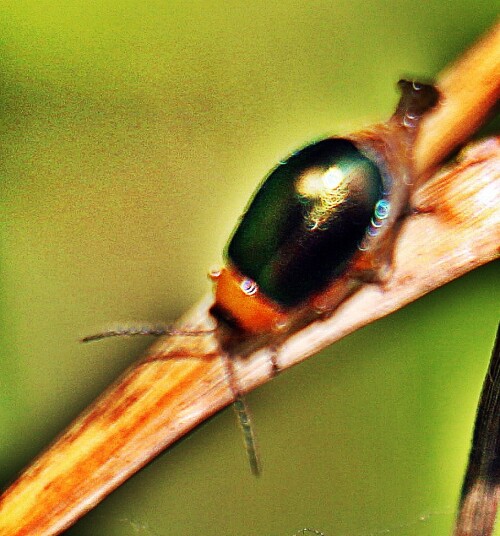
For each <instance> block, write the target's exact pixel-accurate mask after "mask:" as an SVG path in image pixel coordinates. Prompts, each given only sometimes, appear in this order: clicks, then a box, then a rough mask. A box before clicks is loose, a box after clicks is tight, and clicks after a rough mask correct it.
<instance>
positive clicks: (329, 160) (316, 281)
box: [211, 81, 438, 334]
mask: <svg viewBox="0 0 500 536" xmlns="http://www.w3.org/2000/svg"><path fill="white" fill-rule="evenodd" d="M399 86H400V88H401V90H402V97H401V100H400V103H399V106H398V108H397V110H396V112H395V114H394V115H393V116H392V117H391V119H390V120H389V121H388V122H386V123H382V124H379V125H375V126H374V127H372V128H370V129H368V130H365V131H362V132H358V133H355V134H352V135H350V136H348V137H345V138H327V139H324V140H322V141H318V142H316V143H313V144H312V145H309V146H307V147H305V148H304V149H301V150H300V151H298V152H296V153H294V154H293V155H291V156H290V157H289V158H288V159H287V160H286V161H285V162H283V163H281V164H280V165H278V166H277V167H276V168H275V169H274V170H273V171H272V172H271V173H270V174H269V175H268V177H267V178H266V179H265V180H264V182H263V183H262V184H261V186H260V187H259V189H258V190H257V191H256V193H255V194H254V197H253V198H252V200H251V202H250V203H249V205H248V207H247V209H246V211H245V213H244V215H243V217H242V219H241V221H240V222H239V224H238V226H237V228H236V230H235V231H234V233H233V235H232V238H231V240H230V241H229V244H228V246H227V249H226V265H225V267H224V268H223V269H222V270H221V271H220V272H217V273H216V274H214V276H213V279H214V280H215V284H216V289H215V304H214V306H213V307H212V309H211V312H212V314H213V315H214V316H215V317H216V318H217V319H219V320H222V321H223V322H225V323H227V324H230V325H231V326H232V327H234V328H236V329H237V330H238V331H240V332H241V333H246V334H260V333H266V332H273V331H276V330H283V329H284V328H286V327H287V326H290V325H293V324H294V322H295V321H299V322H300V321H303V319H304V318H309V317H310V316H311V312H313V311H315V312H322V311H331V310H333V309H335V307H336V306H337V305H338V304H339V303H340V302H341V301H342V300H343V299H345V297H346V296H348V295H349V294H350V293H352V292H353V291H354V290H355V289H356V288H357V287H358V286H359V285H360V284H361V282H362V281H366V280H375V281H381V280H382V281H383V280H384V279H385V278H386V277H387V275H388V271H389V269H390V263H391V256H392V249H393V244H394V240H395V237H396V236H397V231H398V228H399V224H400V221H401V219H402V216H403V215H404V213H405V211H407V210H408V208H409V207H408V202H409V198H410V194H411V187H412V184H414V182H415V177H414V174H413V170H412V167H413V165H412V145H413V141H414V138H415V135H416V131H417V126H418V122H419V119H420V118H421V116H422V115H423V114H424V113H425V112H426V111H427V110H428V109H430V108H431V107H433V106H434V105H435V104H436V103H437V101H438V93H437V90H436V89H435V88H434V87H433V86H430V85H425V84H417V83H413V82H407V81H401V82H400V83H399Z"/></svg>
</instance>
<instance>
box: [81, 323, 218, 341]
mask: <svg viewBox="0 0 500 536" xmlns="http://www.w3.org/2000/svg"><path fill="white" fill-rule="evenodd" d="M214 331H215V329H210V330H193V331H189V330H186V329H178V328H176V327H174V326H139V327H137V326H130V327H119V328H115V329H108V330H106V331H101V332H99V333H94V334H93V335H88V336H86V337H83V338H82V339H80V342H93V341H100V340H102V339H108V338H110V337H135V336H136V335H151V336H154V337H161V336H162V335H182V336H190V337H197V336H198V335H207V334H210V333H213V332H214Z"/></svg>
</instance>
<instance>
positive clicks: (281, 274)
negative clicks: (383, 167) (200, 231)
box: [227, 138, 388, 306]
mask: <svg viewBox="0 0 500 536" xmlns="http://www.w3.org/2000/svg"><path fill="white" fill-rule="evenodd" d="M382 191H383V181H382V175H381V172H380V170H379V169H378V167H377V166H376V164H375V163H374V162H372V161H371V160H370V159H369V158H368V157H367V156H366V155H364V154H363V153H362V152H361V151H359V149H357V147H356V146H355V145H354V144H353V143H352V142H351V141H349V140H344V139H339V138H329V139H326V140H323V141H320V142H318V143H315V144H313V145H310V146H308V147H306V148H304V149H302V150H301V151H298V152H297V153H295V154H293V155H292V156H291V157H290V158H289V159H288V160H286V161H285V162H283V163H282V164H281V165H279V166H278V167H277V168H276V169H274V170H273V171H272V172H271V173H270V175H269V176H268V177H267V178H266V179H265V181H264V182H263V183H262V185H261V187H260V188H259V189H258V190H257V192H256V194H255V195H254V197H253V199H252V201H251V202H250V205H249V206H248V208H247V210H246V212H245V214H244V216H243V219H242V220H241V223H240V225H239V226H238V228H237V229H236V231H235V232H234V234H233V237H232V239H231V241H230V243H229V246H228V248H227V255H228V257H229V260H230V262H231V263H232V264H233V265H234V266H235V267H236V268H237V269H238V270H239V271H240V272H241V273H243V274H244V275H245V276H246V277H247V278H249V280H251V281H252V282H255V284H256V285H258V287H259V289H260V291H261V292H263V293H264V294H265V295H267V296H268V297H269V298H271V299H273V300H275V301H276V302H278V303H279V304H282V305H284V306H293V305H297V304H298V303H300V302H302V301H304V300H306V299H307V298H308V297H309V296H311V295H312V294H313V293H315V292H317V291H319V290H321V289H322V288H323V287H324V286H326V284H327V283H328V282H329V281H331V280H332V278H334V277H336V276H337V275H338V274H340V273H341V272H342V270H343V269H344V268H345V266H346V264H347V262H348V261H349V260H350V258H351V257H352V256H353V255H354V253H355V252H356V249H357V247H358V245H359V243H360V242H361V240H362V238H363V236H364V234H365V230H366V228H367V227H368V226H369V225H370V222H371V220H372V218H373V217H376V218H378V219H379V220H381V219H383V217H384V211H385V210H386V209H387V208H388V207H384V205H383V203H382V204H380V205H379V206H378V208H377V214H375V208H376V206H377V202H381V201H383V200H382V199H381V198H382Z"/></svg>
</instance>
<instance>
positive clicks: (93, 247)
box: [0, 0, 500, 536]
mask: <svg viewBox="0 0 500 536" xmlns="http://www.w3.org/2000/svg"><path fill="white" fill-rule="evenodd" d="M494 4H495V3H494V2H490V1H482V0H480V1H476V2H471V1H470V0H465V1H457V2H452V3H451V2H443V1H442V0H429V1H426V2H414V1H412V0H397V1H396V0H389V1H387V2H384V1H373V0H371V1H370V0H368V1H367V0H349V1H345V0H339V1H311V2H298V1H293V0H282V1H280V2H278V3H275V4H271V3H268V2H262V1H256V2H243V1H239V0H234V1H230V2H222V1H220V0H215V1H210V0H205V1H190V2H187V1H184V2H180V1H173V0H169V1H153V0H145V1H142V2H136V1H123V0H114V1H112V0H104V1H102V0H100V1H95V0H93V1H88V0H87V1H85V2H83V1H81V0H75V1H69V2H68V1H61V0H59V1H49V2H47V1H43V0H38V1H36V2H34V1H26V2H17V1H16V2H10V1H4V2H2V4H1V5H0V36H1V38H0V83H1V91H0V114H1V123H0V124H1V148H2V159H1V161H2V164H1V168H0V169H1V174H0V181H1V182H0V202H1V205H0V210H1V219H0V233H1V241H0V246H1V272H0V273H1V286H0V293H1V309H0V314H1V318H0V329H1V347H0V483H1V484H4V485H5V484H7V482H9V481H10V480H11V479H12V478H13V477H14V476H15V474H16V473H17V472H18V471H19V470H21V468H22V467H23V466H25V465H26V464H27V463H28V462H29V461H30V460H31V458H32V457H33V456H35V455H36V454H37V453H38V452H39V451H40V450H41V449H42V448H43V447H44V446H45V445H46V444H47V443H48V442H49V441H50V440H51V439H52V438H53V437H54V436H55V435H56V434H57V433H58V432H59V431H60V430H61V429H62V428H63V427H64V426H66V425H67V424H68V423H69V422H70V421H71V420H72V418H73V417H74V416H75V415H76V414H77V413H78V412H79V411H80V410H82V409H83V408H84V407H85V406H86V405H87V404H88V403H90V402H91V401H92V400H93V399H94V398H95V397H96V396H97V395H98V394H99V393H100V392H101V390H102V389H103V388H104V387H105V386H106V385H108V384H109V383H110V382H111V381H112V380H113V379H114V378H115V377H116V376H117V375H118V374H119V373H120V372H121V371H122V370H123V369H124V368H125V367H126V366H127V365H128V364H129V363H131V362H132V361H133V360H134V359H136V358H137V357H138V356H139V355H140V354H141V351H142V350H143V349H144V348H145V347H146V346H147V345H148V344H149V341H146V340H130V339H126V340H110V341H105V342H102V343H100V344H94V345H88V346H82V345H79V344H78V343H77V340H78V338H79V337H81V336H83V335H86V334H90V333H94V332H95V331H99V329H100V328H103V327H106V326H109V325H110V324H113V323H115V322H118V323H120V322H122V323H127V322H130V321H134V320H138V321H151V322H154V321H164V322H170V321H173V320H174V319H175V318H176V317H177V316H178V315H180V314H181V313H182V312H183V311H184V310H186V309H187V308H188V307H189V306H190V305H191V304H192V303H193V302H195V301H196V300H197V299H198V298H199V297H200V296H201V295H203V294H204V293H205V292H207V290H208V289H209V283H208V281H207V279H206V273H207V271H208V269H209V268H210V267H212V266H214V265H218V264H219V263H220V262H221V251H222V249H223V247H224V244H225V241H226V239H227V237H228V235H229V233H230V232H231V230H232V228H233V225H234V223H235V221H236V219H237V217H238V216H239V214H240V213H241V211H242V208H243V207H244V205H245V203H246V201H247V199H248V197H249V195H250V194H251V193H252V191H253V190H254V188H255V187H256V185H257V184H258V183H259V182H260V180H261V178H262V177H263V176H264V175H265V174H266V173H267V171H268V170H269V169H270V168H271V167H273V166H274V164H275V163H276V162H277V161H278V160H279V159H280V158H282V157H283V156H284V155H287V154H288V153H289V152H290V151H291V150H293V149H295V148H297V147H298V146H301V145H304V144H305V143H307V142H308V141H310V140H312V139H314V138H317V137H318V136H321V135H325V134H328V133H342V132H348V131H350V130H352V129H354V128H357V127H360V126H363V125H366V124H370V123H372V122H374V121H377V120H379V119H383V118H386V117H387V116H388V115H389V114H390V113H391V112H392V110H393V108H394V105H395V103H396V101H397V94H396V91H395V88H394V86H395V82H396V81H397V80H398V79H399V78H400V77H401V76H403V75H415V76H419V77H423V78H432V77H433V76H434V75H435V74H436V73H437V72H439V70H440V69H442V68H443V67H444V66H445V65H446V64H447V63H448V62H449V61H450V60H451V59H452V58H454V57H456V56H457V55H458V54H459V53H460V52H461V51H462V50H463V49H464V48H465V47H467V46H468V45H469V44H470V43H472V42H473V41H474V40H475V39H476V38H477V37H478V36H479V35H480V34H481V33H482V32H483V31H484V30H486V29H487V28H488V27H489V26H490V25H491V24H492V23H493V22H494V20H495V17H496V14H497V8H496V7H495V5H494ZM498 268H499V265H498V263H497V264H496V265H494V264H491V265H488V266H485V267H483V268H481V269H479V270H476V271H475V272H473V273H471V274H469V275H467V276H466V277H463V278H462V279H460V280H458V281H456V282H453V283H452V284H449V285H447V286H446V287H444V288H442V289H440V290H438V291H436V292H434V293H432V294H431V295H428V296H426V297H425V298H423V299H421V300H419V301H418V302H416V303H413V304H411V305H410V306H408V307H406V308H405V309H403V310H401V311H399V312H397V313H396V314H393V315H391V316H390V317H388V318H386V319H383V320H381V321H378V322H376V323H375V324H373V325H371V326H368V327H366V328H364V329H362V330H360V331H358V332H357V333H355V334H353V335H351V336H349V337H347V338H346V339H344V340H342V341H341V342H339V343H338V344H336V345H334V346H333V347H332V348H329V349H328V350H326V351H324V352H322V353H321V354H320V355H318V356H316V357H314V358H312V359H310V360H308V361H307V362H306V363H303V364H302V365H300V366H298V367H296V368H295V369H292V370H290V371H287V372H286V373H284V374H282V375H280V376H279V377H278V378H276V379H275V380H274V381H272V382H271V383H269V384H267V385H266V386H264V387H262V388H260V389H258V390H257V391H255V392H253V393H252V394H251V395H250V396H249V397H248V399H249V402H250V405H251V408H252V410H253V415H254V419H255V423H256V430H257V434H258V439H259V443H260V450H261V454H262V458H263V464H264V473H263V475H262V477H261V478H259V479H255V478H253V477H252V476H251V474H250V471H249V469H248V467H247V462H246V459H245V452H244V450H243V447H242V440H241V437H240V436H239V430H238V428H237V426H236V425H235V421H234V416H233V412H232V411H231V409H229V410H226V411H224V412H222V413H221V414H219V415H218V416H216V417H215V418H214V419H212V420H211V421H210V422H208V423H207V424H205V425H204V426H202V427H201V428H200V429H198V430H197V431H196V432H195V433H193V434H192V435H191V436H190V437H189V438H188V439H187V440H185V441H183V442H181V443H180V444H178V445H177V446H176V447H175V448H173V449H171V450H170V451H168V452H166V453H165V454H164V455H162V456H161V457H159V458H158V459H156V460H155V461H154V462H153V463H151V464H150V465H149V466H148V467H147V468H145V469H144V470H143V471H142V472H140V473H139V474H138V475H136V476H135V477H133V478H132V479H131V480H129V481H128V482H127V483H126V484H125V485H123V486H122V487H121V488H120V489H119V490H117V491H116V492H115V493H113V494H112V495H111V496H110V497H109V498H108V499H107V500H105V501H104V502H103V503H102V504H101V505H100V506H99V507H97V508H96V509H95V510H94V511H92V512H91V513H90V514H89V515H87V516H86V517H85V518H84V519H83V520H81V521H80V522H78V523H77V524H76V525H75V526H74V527H73V528H72V529H70V530H68V532H67V534H70V535H72V536H77V535H78V536H95V535H99V536H101V535H103V536H115V535H116V536H123V535H125V536H128V535H132V534H134V535H135V534H143V535H146V536H149V535H155V536H164V535H167V534H169V535H171V534H176V535H196V534H203V535H205V536H211V535H235V536H250V535H252V536H254V535H272V536H292V534H294V533H295V532H296V531H298V530H299V529H300V528H302V527H305V526H310V527H314V528H316V529H318V530H321V531H323V532H324V533H325V534H326V535H327V536H367V535H373V534H382V533H383V534H391V535H395V536H406V535H418V536H424V535H429V536H431V535H432V536H436V535H437V536H440V535H445V534H448V533H449V528H450V526H451V524H452V521H453V515H454V509H455V504H456V500H457V496H458V492H459V488H460V484H461V479H462V475H463V470H464V465H465V460H466V456H467V450H468V445H469V439H470V434H471V427H472V424H473V418H474V412H475V407H476V403H477V399H478V395H479V391H480V388H481V384H482V380H483V377H484V373H485V370H486V366H487V362H488V359H489V355H490V352H491V348H492V345H493V340H494V335H495V331H496V325H497V322H498V303H499V302H500V291H499V288H498V277H497V276H498ZM386 531H387V532H386Z"/></svg>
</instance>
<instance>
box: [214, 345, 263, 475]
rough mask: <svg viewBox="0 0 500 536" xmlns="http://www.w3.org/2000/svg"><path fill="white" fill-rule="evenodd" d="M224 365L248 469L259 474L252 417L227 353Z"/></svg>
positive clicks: (224, 357)
mask: <svg viewBox="0 0 500 536" xmlns="http://www.w3.org/2000/svg"><path fill="white" fill-rule="evenodd" d="M223 361H224V367H225V369H226V376H227V379H228V383H229V387H230V389H231V391H232V393H233V396H234V401H233V407H234V411H235V413H236V417H237V419H238V424H239V425H240V428H241V431H242V433H243V442H244V444H245V450H246V452H247V456H248V462H249V464H250V470H251V471H252V474H253V475H254V476H260V473H261V464H260V458H259V454H258V451H257V442H256V440H255V434H254V431H253V425H252V419H251V417H250V411H249V409H248V405H247V403H246V401H245V398H244V397H243V395H242V394H241V392H240V390H239V388H238V385H237V383H236V377H235V375H234V366H233V362H232V361H231V358H230V357H229V356H228V355H227V354H224V355H223Z"/></svg>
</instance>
